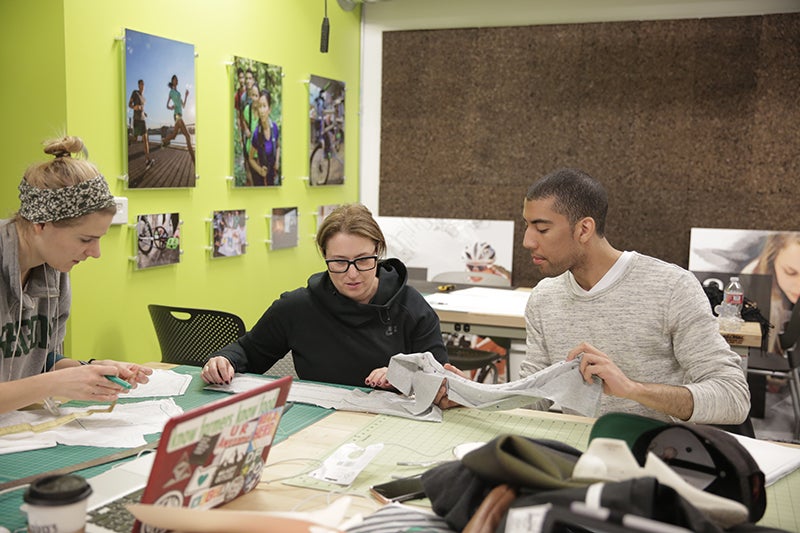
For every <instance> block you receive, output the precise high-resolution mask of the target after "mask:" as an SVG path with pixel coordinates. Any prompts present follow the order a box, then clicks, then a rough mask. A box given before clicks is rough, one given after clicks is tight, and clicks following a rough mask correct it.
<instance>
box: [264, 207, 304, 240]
mask: <svg viewBox="0 0 800 533" xmlns="http://www.w3.org/2000/svg"><path fill="white" fill-rule="evenodd" d="M270 236H271V241H270V249H272V250H281V249H283V248H294V247H295V246H297V243H298V242H299V241H298V232H297V207H276V208H274V209H273V210H272V216H271V217H270Z"/></svg>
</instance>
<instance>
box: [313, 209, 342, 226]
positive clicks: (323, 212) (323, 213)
mask: <svg viewBox="0 0 800 533" xmlns="http://www.w3.org/2000/svg"><path fill="white" fill-rule="evenodd" d="M341 205H342V204H328V205H321V206H319V210H318V211H317V228H319V227H320V226H321V225H322V221H323V220H325V219H326V218H327V217H328V215H330V214H331V213H333V210H334V209H336V208H337V207H339V206H341Z"/></svg>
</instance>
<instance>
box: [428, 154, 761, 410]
mask: <svg viewBox="0 0 800 533" xmlns="http://www.w3.org/2000/svg"><path fill="white" fill-rule="evenodd" d="M607 211H608V198H607V194H606V191H605V189H604V188H603V186H602V185H601V184H600V183H598V182H597V181H596V180H595V179H593V178H592V177H591V176H589V175H588V174H586V173H584V172H582V171H580V170H574V169H561V170H557V171H555V172H553V173H552V174H549V175H547V176H545V177H544V178H542V179H540V180H539V181H537V182H536V183H534V184H533V185H532V186H531V187H530V189H528V193H527V195H526V197H525V202H524V208H523V218H524V220H525V237H524V240H523V246H524V247H525V248H526V249H528V250H529V251H530V254H531V261H532V262H533V264H534V265H535V266H536V267H537V268H538V269H539V271H540V272H541V273H542V274H543V275H544V276H545V278H544V279H543V280H542V281H540V282H539V283H538V284H537V285H536V287H534V288H533V290H532V291H531V296H530V299H529V300H528V304H527V307H526V310H525V322H526V328H527V356H526V358H525V360H524V361H523V363H522V366H521V369H520V375H521V376H522V377H523V378H524V377H527V376H529V375H531V374H533V373H535V372H538V371H539V370H542V369H544V368H546V367H547V366H549V365H551V364H554V363H557V362H559V361H563V360H564V359H570V360H571V359H574V358H575V357H578V356H580V357H581V360H580V370H581V373H582V374H583V376H584V379H586V381H587V382H591V381H592V380H593V379H595V376H597V377H599V378H601V379H602V380H603V395H602V396H601V406H600V410H599V414H604V413H608V412H615V411H616V412H627V413H635V414H639V415H643V416H648V417H651V418H656V419H660V420H665V421H675V420H683V421H689V422H696V423H701V424H730V425H735V424H740V423H742V422H743V421H744V420H745V419H746V418H747V414H748V412H749V410H750V391H749V389H748V386H747V381H746V379H745V375H744V371H743V370H742V367H741V359H740V357H739V356H738V355H737V354H736V353H735V352H733V351H732V350H731V349H730V347H729V346H728V344H727V342H726V341H725V339H724V338H723V337H722V335H720V333H719V326H718V323H717V320H716V319H715V318H714V315H713V314H712V313H711V306H710V304H709V302H708V299H707V297H706V295H705V293H704V291H703V289H702V287H701V285H700V283H699V282H698V281H697V279H696V278H695V277H694V275H693V274H692V273H691V272H688V271H686V270H684V269H682V268H680V267H678V266H676V265H673V264H669V263H665V262H663V261H660V260H658V259H655V258H653V257H648V256H645V255H642V254H639V253H636V252H622V251H620V250H617V249H615V248H614V247H613V246H611V244H609V242H608V241H607V240H606V238H605V219H606V212H607ZM445 368H447V369H448V370H453V371H458V370H457V369H456V368H455V367H453V366H452V365H445ZM445 393H446V387H443V389H442V391H441V392H440V398H438V399H437V404H438V405H440V407H443V408H447V407H452V406H454V405H456V404H454V403H453V402H452V401H451V400H449V399H448V398H447V397H446V395H445ZM550 405H551V402H549V401H547V400H542V401H540V402H539V403H538V404H536V405H534V406H533V407H535V408H538V409H547V408H548V407H549V406H550Z"/></svg>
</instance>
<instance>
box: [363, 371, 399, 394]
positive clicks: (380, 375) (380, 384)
mask: <svg viewBox="0 0 800 533" xmlns="http://www.w3.org/2000/svg"><path fill="white" fill-rule="evenodd" d="M387 372H389V368H388V367H385V366H382V367H380V368H376V369H375V370H373V371H372V372H370V373H369V376H367V378H366V379H365V380H364V384H365V385H366V386H367V387H373V388H376V389H391V388H393V387H392V384H391V383H389V380H388V379H386V374H387Z"/></svg>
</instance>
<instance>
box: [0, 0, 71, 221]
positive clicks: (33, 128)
mask: <svg viewBox="0 0 800 533" xmlns="http://www.w3.org/2000/svg"><path fill="white" fill-rule="evenodd" d="M34 3H35V4H36V5H37V8H36V9H32V8H31V6H32V5H33V4H34ZM64 69H65V67H64V8H63V5H62V0H37V1H36V2H30V1H29V0H0V117H2V120H3V125H4V126H3V128H0V146H2V149H1V150H0V153H2V157H0V218H6V217H8V216H9V215H10V214H11V213H12V212H14V211H16V210H17V208H18V207H19V205H18V202H17V185H19V180H20V179H21V178H22V173H23V172H24V171H25V168H26V167H27V166H28V165H29V164H30V163H32V162H33V161H36V160H38V159H40V158H41V157H43V156H44V154H43V153H42V141H43V140H44V139H46V138H49V137H54V136H58V135H60V134H61V133H63V132H64V128H65V127H66V116H67V110H66V101H67V97H66V91H65V79H64Z"/></svg>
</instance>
